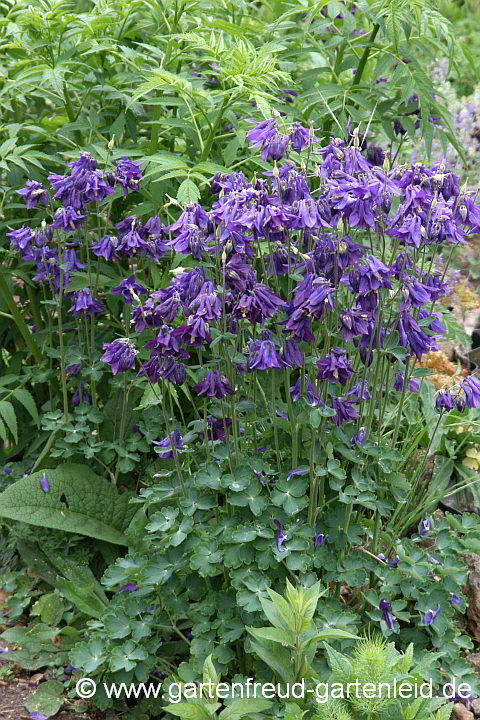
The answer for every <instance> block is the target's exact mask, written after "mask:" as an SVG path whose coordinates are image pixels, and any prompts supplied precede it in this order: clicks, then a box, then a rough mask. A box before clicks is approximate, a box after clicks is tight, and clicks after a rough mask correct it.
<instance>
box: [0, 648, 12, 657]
mask: <svg viewBox="0 0 480 720" xmlns="http://www.w3.org/2000/svg"><path fill="white" fill-rule="evenodd" d="M8 652H11V650H10V648H0V655H2V654H4V653H8Z"/></svg>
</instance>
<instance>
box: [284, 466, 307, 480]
mask: <svg viewBox="0 0 480 720" xmlns="http://www.w3.org/2000/svg"><path fill="white" fill-rule="evenodd" d="M308 472H309V470H308V468H306V469H300V468H298V469H297V470H289V471H288V473H287V480H291V479H292V477H293V476H294V475H306V474H307V473H308Z"/></svg>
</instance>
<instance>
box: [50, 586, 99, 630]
mask: <svg viewBox="0 0 480 720" xmlns="http://www.w3.org/2000/svg"><path fill="white" fill-rule="evenodd" d="M55 587H57V588H58V589H59V590H60V592H61V593H62V595H63V596H64V597H66V598H67V600H70V602H71V603H73V604H74V605H75V607H76V608H77V610H79V611H80V612H82V613H85V615H88V616H90V617H94V618H101V617H102V615H103V614H104V613H105V609H106V607H107V605H106V604H105V603H104V602H102V600H101V599H100V598H99V597H98V596H97V595H96V594H95V593H94V588H93V587H92V586H91V585H86V584H83V585H79V584H78V583H75V582H73V581H72V580H65V579H64V578H60V577H58V578H57V579H56V581H55ZM45 622H46V621H45Z"/></svg>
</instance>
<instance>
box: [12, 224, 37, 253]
mask: <svg viewBox="0 0 480 720" xmlns="http://www.w3.org/2000/svg"><path fill="white" fill-rule="evenodd" d="M7 237H8V238H9V239H10V242H11V243H12V245H13V247H14V248H15V249H16V250H17V252H23V251H24V250H26V249H27V248H28V246H29V245H30V244H31V243H32V241H33V238H34V235H33V232H32V230H31V228H29V227H21V228H17V229H16V230H10V232H8V233H7Z"/></svg>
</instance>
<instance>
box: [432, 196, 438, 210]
mask: <svg viewBox="0 0 480 720" xmlns="http://www.w3.org/2000/svg"><path fill="white" fill-rule="evenodd" d="M436 207H437V198H436V197H434V198H433V200H432V210H435V208H436Z"/></svg>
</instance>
